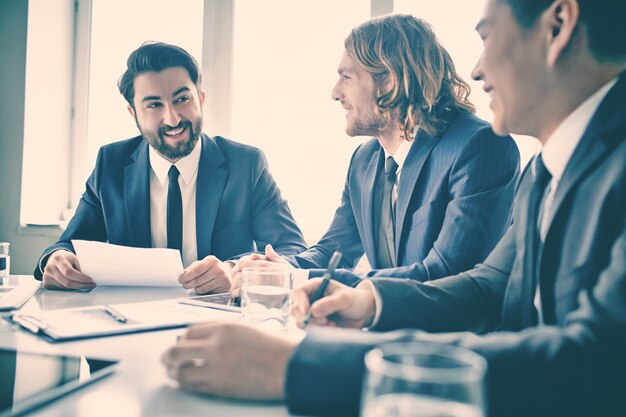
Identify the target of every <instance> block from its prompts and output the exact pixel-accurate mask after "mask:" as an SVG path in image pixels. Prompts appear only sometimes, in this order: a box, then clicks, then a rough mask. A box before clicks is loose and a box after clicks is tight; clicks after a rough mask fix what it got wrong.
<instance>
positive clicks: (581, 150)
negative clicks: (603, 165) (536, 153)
mask: <svg viewBox="0 0 626 417" xmlns="http://www.w3.org/2000/svg"><path fill="white" fill-rule="evenodd" d="M625 74H626V72H624V73H622V75H620V78H619V79H618V81H617V83H616V84H615V85H614V86H613V88H612V89H611V90H609V92H608V93H607V95H606V97H605V98H604V100H603V101H602V103H600V106H599V107H598V109H597V110H596V113H595V114H594V116H593V117H592V119H591V121H590V122H589V126H588V127H587V129H586V130H585V133H584V134H583V137H582V138H581V139H580V143H579V144H578V146H577V147H576V150H575V151H574V154H573V155H572V158H571V159H570V161H569V162H568V163H567V167H566V168H565V171H564V172H563V177H562V178H561V181H560V183H559V186H558V188H557V189H556V194H555V195H554V203H553V205H552V211H551V215H550V218H549V220H548V221H549V224H550V225H551V224H552V219H553V218H554V217H555V216H556V215H557V214H558V212H559V209H560V208H561V207H562V206H563V202H564V201H565V199H566V198H567V196H568V195H569V193H570V192H571V191H572V189H573V188H574V186H575V185H576V184H577V183H578V182H579V181H580V180H581V179H582V178H583V177H584V175H585V173H587V172H588V171H589V170H590V169H591V168H592V167H593V166H594V164H596V162H597V161H598V160H600V159H601V158H602V157H603V155H605V153H606V152H607V151H608V150H609V149H610V146H609V145H608V143H607V140H609V141H610V139H611V138H612V137H613V136H612V135H611V133H612V132H619V130H620V129H624V117H626V115H625V114H624V113H625V111H624V110H623V109H624V106H623V100H624V99H625V98H626V97H625V96H626V75H625ZM619 109H622V110H621V111H620V110H619ZM616 137H619V134H618V135H617V136H616ZM549 234H550V228H549V227H548V229H547V234H546V239H547V237H548V236H549Z"/></svg>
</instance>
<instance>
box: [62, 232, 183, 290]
mask: <svg viewBox="0 0 626 417" xmlns="http://www.w3.org/2000/svg"><path fill="white" fill-rule="evenodd" d="M72 245H74V250H75V251H76V256H77V257H78V262H79V263H80V267H81V269H82V271H83V273H84V274H85V275H88V276H90V277H91V278H92V279H93V280H94V282H95V283H96V284H98V285H143V286H159V287H163V286H179V285H180V283H179V282H178V277H179V276H180V274H182V273H183V262H182V260H181V258H180V252H179V251H177V250H175V249H165V248H131V247H128V246H119V245H112V244H110V243H103V242H94V241H87V240H72Z"/></svg>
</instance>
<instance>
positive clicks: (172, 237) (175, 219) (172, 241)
mask: <svg viewBox="0 0 626 417" xmlns="http://www.w3.org/2000/svg"><path fill="white" fill-rule="evenodd" d="M167 177H168V179H169V181H168V185H167V247H168V248H170V249H178V250H179V251H181V253H182V250H183V201H182V197H181V194H180V186H179V185H178V169H176V166H174V165H172V167H171V168H170V170H169V172H168V173H167Z"/></svg>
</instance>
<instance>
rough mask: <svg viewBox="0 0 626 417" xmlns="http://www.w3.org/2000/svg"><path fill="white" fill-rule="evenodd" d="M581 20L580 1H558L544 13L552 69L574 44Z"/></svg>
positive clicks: (549, 61)
mask: <svg viewBox="0 0 626 417" xmlns="http://www.w3.org/2000/svg"><path fill="white" fill-rule="evenodd" d="M579 18H580V8H579V6H578V0H556V1H555V2H554V3H552V5H551V6H550V7H549V8H548V9H547V10H546V11H545V12H544V14H543V20H544V23H545V24H546V25H547V28H548V30H547V31H546V32H547V35H546V36H547V51H548V55H547V60H548V65H549V66H550V67H553V66H554V65H555V64H556V62H557V61H558V60H559V58H560V57H561V55H562V54H563V51H564V50H565V48H566V47H567V45H569V44H570V43H571V42H572V38H573V36H574V32H575V30H576V26H577V25H578V23H579Z"/></svg>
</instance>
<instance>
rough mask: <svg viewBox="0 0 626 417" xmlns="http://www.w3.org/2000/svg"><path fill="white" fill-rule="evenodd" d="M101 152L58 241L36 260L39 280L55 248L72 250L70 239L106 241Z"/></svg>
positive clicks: (36, 273) (36, 271) (36, 276)
mask: <svg viewBox="0 0 626 417" xmlns="http://www.w3.org/2000/svg"><path fill="white" fill-rule="evenodd" d="M102 160H103V154H102V149H100V151H99V152H98V157H97V159H96V167H95V168H94V170H93V172H92V173H91V175H90V176H89V178H88V179H87V183H86V184H85V192H84V193H83V195H82V197H81V199H80V201H79V203H78V207H77V208H76V212H75V213H74V216H73V217H72V220H70V222H69V224H68V225H67V228H66V229H65V231H64V232H63V234H61V237H60V238H59V241H58V242H56V243H55V244H54V245H52V246H50V247H48V248H46V249H45V250H44V251H43V254H42V255H41V257H40V258H39V260H38V261H37V266H36V268H35V272H34V275H35V278H36V279H38V280H41V279H42V277H43V270H44V269H45V267H46V263H47V261H48V257H49V256H50V255H51V254H52V253H53V252H55V251H57V250H61V249H62V250H68V251H70V252H74V247H73V246H72V243H71V240H72V239H84V240H97V241H101V242H106V241H107V234H106V228H105V224H104V215H103V213H102V205H101V203H100V197H99V191H98V190H99V178H100V175H101V170H102V163H103V162H102Z"/></svg>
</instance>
